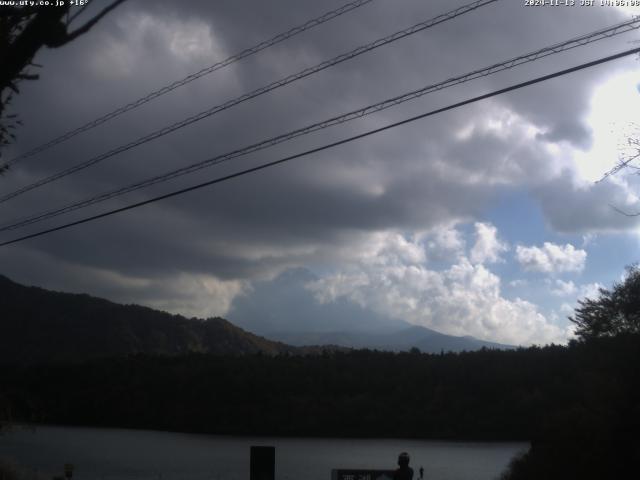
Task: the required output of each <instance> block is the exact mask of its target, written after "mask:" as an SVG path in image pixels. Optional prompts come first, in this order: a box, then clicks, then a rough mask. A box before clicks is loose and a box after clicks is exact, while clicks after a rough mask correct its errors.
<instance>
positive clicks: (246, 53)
mask: <svg viewBox="0 0 640 480" xmlns="http://www.w3.org/2000/svg"><path fill="white" fill-rule="evenodd" d="M373 1H374V0H356V1H353V2H350V3H346V4H344V5H342V6H341V7H339V8H336V9H335V10H331V11H330V12H327V13H325V14H323V15H320V16H319V17H316V18H314V19H312V20H309V21H307V22H305V23H303V24H302V25H298V26H297V27H294V28H292V29H290V30H288V31H286V32H284V33H280V34H278V35H276V36H275V37H272V38H270V39H268V40H264V41H262V42H260V43H258V44H257V45H254V46H253V47H250V48H247V49H245V50H242V51H241V52H240V53H236V54H235V55H231V56H230V57H228V58H226V59H224V60H222V61H220V62H217V63H214V64H213V65H211V66H209V67H206V68H203V69H202V70H200V71H198V72H195V73H192V74H191V75H188V76H186V77H184V78H182V79H180V80H176V81H175V82H173V83H171V84H169V85H165V86H164V87H162V88H160V89H158V90H155V91H153V92H151V93H149V94H148V95H146V96H144V97H142V98H139V99H138V100H135V101H133V102H131V103H128V104H126V105H124V106H122V107H119V108H117V109H115V110H113V111H111V112H109V113H106V114H104V115H102V116H101V117H98V118H96V119H95V120H92V121H90V122H88V123H85V124H84V125H81V126H80V127H78V128H76V129H74V130H71V131H69V132H66V133H64V134H62V135H60V136H58V137H56V138H53V139H51V140H49V141H48V142H45V143H43V144H41V145H39V146H37V147H35V148H33V149H31V150H29V151H27V152H25V153H23V154H21V155H18V156H17V157H15V158H12V159H11V160H8V161H7V162H5V163H4V165H2V166H0V169H1V168H2V167H9V166H11V165H14V164H16V163H18V162H19V161H21V160H24V159H26V158H29V157H32V156H34V155H36V154H38V153H40V152H43V151H45V150H48V149H49V148H51V147H53V146H55V145H58V144H60V143H62V142H65V141H67V140H69V139H70V138H73V137H75V136H76V135H79V134H81V133H83V132H86V131H88V130H91V129H93V128H95V127H97V126H98V125H102V124H103V123H105V122H108V121H109V120H112V119H114V118H116V117H118V116H120V115H122V114H124V113H126V112H129V111H131V110H133V109H135V108H138V107H140V106H141V105H144V104H145V103H148V102H150V101H152V100H155V99H156V98H158V97H161V96H162V95H165V94H167V93H169V92H171V91H173V90H175V89H176V88H179V87H182V86H184V85H186V84H188V83H190V82H193V81H194V80H197V79H198V78H200V77H204V76H205V75H209V74H210V73H213V72H215V71H216V70H220V69H222V68H224V67H227V66H229V65H231V64H232V63H235V62H238V61H240V60H242V59H244V58H247V57H250V56H251V55H254V54H256V53H258V52H261V51H262V50H265V49H267V48H269V47H272V46H274V45H276V44H278V43H280V42H283V41H284V40H287V39H289V38H291V37H294V36H296V35H298V34H299V33H302V32H304V31H306V30H310V29H312V28H314V27H317V26H318V25H321V24H323V23H325V22H328V21H329V20H333V19H334V18H336V17H339V16H341V15H344V14H345V13H348V12H350V11H352V10H355V9H356V8H359V7H362V6H363V5H366V4H368V3H371V2H373Z"/></svg>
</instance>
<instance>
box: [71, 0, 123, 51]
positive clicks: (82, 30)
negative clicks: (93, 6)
mask: <svg viewBox="0 0 640 480" xmlns="http://www.w3.org/2000/svg"><path fill="white" fill-rule="evenodd" d="M124 1H125V0H115V1H114V2H113V3H112V4H111V5H109V6H108V7H105V8H104V9H103V10H102V11H101V12H100V13H98V14H97V15H96V16H95V17H93V18H92V19H91V20H89V21H88V22H87V23H85V24H84V25H83V26H82V27H80V28H78V29H77V30H75V31H73V32H70V33H67V35H66V41H65V43H67V42H70V41H71V40H74V39H75V38H77V37H79V36H80V35H83V34H85V33H87V32H88V31H89V30H90V29H91V28H92V27H93V26H94V25H95V24H96V23H98V22H99V21H100V19H102V17H104V16H105V15H106V14H108V13H109V12H110V11H111V10H113V9H114V8H116V7H117V6H118V5H120V4H121V3H123V2H124ZM76 16H77V15H75V16H74V18H75V17H76ZM71 21H73V19H71Z"/></svg>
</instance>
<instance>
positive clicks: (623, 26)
mask: <svg viewBox="0 0 640 480" xmlns="http://www.w3.org/2000/svg"><path fill="white" fill-rule="evenodd" d="M638 28H640V19H636V20H632V21H626V22H622V23H619V24H616V25H613V26H610V27H607V28H604V29H600V30H596V31H594V32H591V33H589V34H585V35H581V36H579V37H575V38H573V39H570V40H567V41H565V42H562V43H557V44H554V45H551V46H548V47H545V48H542V49H540V50H536V51H533V52H530V53H527V54H524V55H520V56H518V57H515V58H512V59H510V60H507V61H504V62H501V63H497V64H494V65H491V66H489V67H485V68H482V69H479V70H474V71H472V72H469V73H466V74H464V75H460V76H457V77H453V78H450V79H448V80H445V81H443V82H440V83H436V84H433V85H429V86H426V87H423V88H421V89H418V90H413V91H411V92H408V93H404V94H402V95H399V96H396V97H392V98H390V99H387V100H384V101H382V102H378V103H376V104H373V105H369V106H367V107H364V108H361V109H358V110H353V111H351V112H348V113H344V114H341V115H338V116H335V117H332V118H329V119H327V120H323V121H321V122H317V123H314V124H311V125H307V126H305V127H302V128H299V129H296V130H293V131H290V132H288V133H285V134H282V135H278V136H276V137H272V138H269V139H267V140H263V141H261V142H258V143H254V144H252V145H249V146H247V147H243V148H240V149H237V150H233V151H231V152H227V153H224V154H221V155H217V156H215V157H212V158H209V159H207V160H203V161H201V162H197V163H194V164H191V165H187V166H185V167H181V168H179V169H176V170H173V171H170V172H167V173H164V174H161V175H157V176H154V177H151V178H148V179H146V180H142V181H140V182H136V183H133V184H130V185H128V186H125V187H121V188H118V189H116V190H112V191H110V192H105V193H102V194H100V195H96V196H93V197H90V198H88V199H85V200H81V201H79V202H75V203H72V204H68V205H66V206H63V207H59V208H57V209H53V210H48V211H45V212H41V213H38V214H34V215H31V216H28V217H23V218H21V219H16V220H13V221H12V222H11V223H8V224H4V225H1V226H0V232H3V231H7V230H15V229H17V228H20V227H23V226H26V225H31V224H33V223H38V222H41V221H44V220H48V219H50V218H53V217H57V216H59V215H63V214H65V213H69V212H72V211H75V210H78V209H80V208H84V207H88V206H90V205H94V204H96V203H100V202H104V201H106V200H109V199H112V198H115V197H119V196H121V195H124V194H126V193H130V192H133V191H136V190H139V189H142V188H145V187H148V186H151V185H154V184H156V183H161V182H166V181H168V180H171V179H174V178H177V177H180V176H182V175H186V174H189V173H193V172H195V171H197V170H201V169H203V168H208V167H211V166H213V165H216V164H219V163H222V162H226V161H229V160H232V159H234V158H238V157H241V156H244V155H248V154H250V153H254V152H257V151H260V150H264V149H266V148H269V147H272V146H274V145H278V144H280V143H283V142H287V141H289V140H292V139H294V138H297V137H300V136H303V135H307V134H310V133H312V132H315V131H318V130H322V129H325V128H328V127H332V126H335V125H339V124H342V123H345V122H348V121H351V120H355V119H358V118H361V117H364V116H366V115H370V114H372V113H376V112H379V111H382V110H385V109H387V108H390V107H393V106H395V105H399V104H401V103H404V102H407V101H409V100H414V99H416V98H419V97H421V96H423V95H426V94H428V93H431V92H435V91H439V90H443V89H445V88H449V87H452V86H455V85H459V84H461V83H465V82H468V81H471V80H474V79H477V78H481V77H486V76H488V75H492V74H495V73H497V72H500V71H503V70H507V69H510V68H514V67H516V66H519V65H522V64H524V63H529V62H533V61H536V60H538V59H540V58H544V57H547V56H549V55H554V54H557V53H560V52H563V51H566V50H570V49H573V48H576V47H579V46H583V45H586V44H590V43H593V42H597V41H599V40H602V39H605V38H609V37H612V36H614V35H619V34H622V33H625V32H628V31H631V30H634V29H638Z"/></svg>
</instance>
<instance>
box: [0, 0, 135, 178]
mask: <svg viewBox="0 0 640 480" xmlns="http://www.w3.org/2000/svg"><path fill="white" fill-rule="evenodd" d="M124 1H125V0H114V1H113V2H112V3H110V4H109V5H108V6H106V7H105V8H104V9H102V10H101V11H100V12H98V13H96V14H95V15H93V16H92V17H90V18H89V19H88V20H86V22H85V23H84V24H83V25H81V26H79V27H77V28H75V29H72V24H73V23H74V22H75V21H76V20H77V19H78V17H79V16H80V15H81V14H82V13H83V12H84V10H85V8H86V4H87V3H88V2H84V3H85V5H84V6H82V7H80V8H78V9H74V11H73V13H72V12H71V6H70V5H69V2H65V5H61V6H6V5H3V6H0V65H2V68H0V149H2V147H4V146H6V145H7V144H9V143H11V142H12V141H13V140H14V139H15V133H14V130H15V129H16V127H17V126H19V125H20V122H19V120H18V119H17V117H16V115H15V114H7V113H6V110H7V106H8V105H10V103H11V101H12V99H13V96H14V95H16V94H18V93H20V89H19V84H20V82H22V81H23V80H36V79H38V75H37V74H34V73H33V72H32V71H30V67H38V66H39V65H35V64H34V63H32V62H33V58H34V56H35V55H36V53H37V52H38V50H40V49H41V48H42V47H49V48H58V47H61V46H63V45H66V44H67V43H69V42H71V41H73V40H75V39H76V38H78V37H80V36H81V35H84V34H85V33H87V32H88V31H89V30H90V29H91V28H93V27H94V26H95V25H96V24H97V23H98V22H99V21H100V20H101V19H102V18H103V17H104V16H105V15H107V14H108V13H109V12H110V11H112V10H113V9H114V8H116V7H117V6H118V5H120V4H121V3H123V2H124ZM0 155H1V152H0ZM6 169H7V167H6V166H0V173H3V171H5V170H6Z"/></svg>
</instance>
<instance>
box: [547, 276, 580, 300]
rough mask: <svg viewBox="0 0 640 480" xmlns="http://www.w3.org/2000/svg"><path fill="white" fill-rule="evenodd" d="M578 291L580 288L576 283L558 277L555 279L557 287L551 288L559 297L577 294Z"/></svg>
mask: <svg viewBox="0 0 640 480" xmlns="http://www.w3.org/2000/svg"><path fill="white" fill-rule="evenodd" d="M577 291H578V289H577V288H576V285H575V283H573V282H572V281H571V280H569V281H568V282H565V281H563V280H560V279H557V280H556V281H555V288H553V289H552V290H551V293H552V294H553V295H555V296H557V297H568V296H569V295H575V294H576V293H577Z"/></svg>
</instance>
